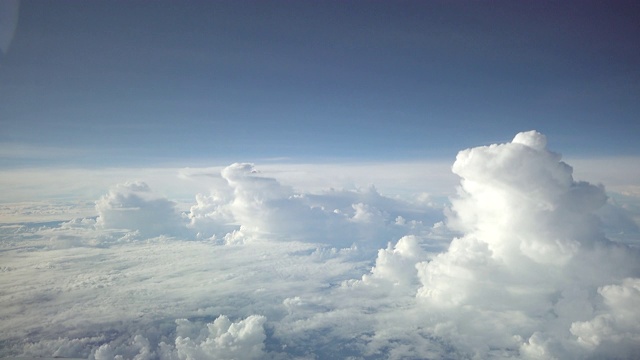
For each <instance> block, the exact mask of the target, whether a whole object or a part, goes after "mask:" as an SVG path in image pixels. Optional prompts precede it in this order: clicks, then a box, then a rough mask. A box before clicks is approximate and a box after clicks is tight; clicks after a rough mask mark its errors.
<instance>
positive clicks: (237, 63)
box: [0, 1, 640, 166]
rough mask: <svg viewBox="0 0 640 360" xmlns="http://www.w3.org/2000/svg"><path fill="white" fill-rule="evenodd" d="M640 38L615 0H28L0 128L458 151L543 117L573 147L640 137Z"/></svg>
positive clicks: (398, 153)
mask: <svg viewBox="0 0 640 360" xmlns="http://www.w3.org/2000/svg"><path fill="white" fill-rule="evenodd" d="M639 38H640V5H638V4H637V3H634V2H622V1H615V2H605V1H601V2H593V1H566V2H565V1H563V2H548V1H535V2H534V1H524V2H511V1H494V2H469V1H456V2H450V1H400V2H381V1H351V2H342V1H322V2H316V1H296V2H294V1H211V2H210V1H189V2H169V1H154V2H142V1H139V2H130V1H109V2H106V1H103V2H96V1H88V2H80V1H55V2H46V1H23V2H22V3H21V5H20V14H19V22H18V25H17V30H16V33H15V37H14V39H13V42H12V44H11V47H10V49H9V51H8V52H7V54H6V55H5V56H4V59H3V64H2V66H1V67H0V104H1V106H0V128H1V129H2V130H1V131H0V144H4V145H5V146H8V145H11V146H16V145H19V146H27V147H29V146H33V147H41V148H68V149H71V150H72V151H71V154H70V155H68V156H65V157H64V158H63V159H62V160H60V159H56V160H55V161H54V160H52V159H51V158H50V157H49V158H45V159H44V160H43V161H45V162H62V163H68V164H89V163H91V164H93V165H114V164H119V163H140V162H158V161H163V160H166V159H172V160H176V159H209V158H211V159H223V160H224V161H242V160H247V159H248V160H252V159H256V158H268V157H289V158H295V159H297V160H300V159H302V160H309V159H350V160H351V159H358V160H368V159H376V160H380V159H386V160H395V159H425V158H446V159H452V158H453V157H454V156H455V154H456V152H457V151H458V150H459V149H461V148H465V147H469V146H475V145H482V144H488V143H493V142H496V141H508V140H509V139H510V138H511V137H512V136H513V134H514V133H516V132H518V131H523V130H529V129H537V130H539V131H542V132H544V133H546V134H547V135H548V136H549V139H550V141H551V144H550V145H551V147H552V148H554V149H556V150H557V151H560V152H562V153H563V154H565V155H569V156H592V155H607V156H611V155H613V156H616V155H639V154H640V146H639V145H638V141H637V139H638V135H639V134H640V121H638V114H639V113H640V111H639V110H640V102H639V101H638V99H640V72H639V71H638V66H637V64H640V47H639V46H638V45H637V39H639ZM82 150H86V152H83V151H82ZM25 157H27V156H23V157H22V158H18V159H16V158H12V157H10V156H5V157H4V158H3V159H1V160H0V164H2V165H4V166H11V165H16V164H19V163H21V162H29V161H34V160H37V159H36V158H37V157H35V158H34V159H25ZM27 158H28V157H27Z"/></svg>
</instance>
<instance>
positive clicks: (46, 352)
mask: <svg viewBox="0 0 640 360" xmlns="http://www.w3.org/2000/svg"><path fill="white" fill-rule="evenodd" d="M278 166H280V165H273V164H269V165H268V166H254V165H252V164H247V163H236V164H232V165H230V166H228V167H225V168H206V169H183V170H182V171H181V172H180V174H181V175H177V174H178V171H177V170H176V169H173V170H167V169H165V170H162V171H159V172H152V174H164V175H163V176H167V177H174V180H173V181H175V182H173V183H172V182H171V181H168V180H161V181H158V180H156V181H155V182H153V184H151V181H150V182H149V185H147V182H144V183H143V182H122V180H121V179H120V175H118V176H117V177H114V179H115V178H117V179H118V181H117V183H120V185H116V186H114V187H112V188H111V189H110V190H109V191H108V193H107V194H106V195H103V196H102V197H100V198H99V200H98V201H97V202H96V207H95V212H96V213H97V215H98V217H97V218H95V219H94V218H93V217H91V218H84V219H82V218H78V219H74V220H70V221H64V222H49V223H35V222H33V223H29V224H5V225H3V226H0V240H1V241H0V246H1V248H0V250H2V252H0V263H1V264H2V266H1V267H0V271H1V272H0V288H2V289H3V291H2V292H1V293H0V303H2V304H3V306H2V307H1V308H0V317H1V318H2V319H3V321H2V322H1V323H0V342H2V344H3V348H2V349H0V356H18V355H22V356H31V357H42V356H67V357H81V358H96V359H115V358H118V359H120V358H122V359H172V360H173V359H202V358H265V359H296V358H298V359H303V358H309V359H311V358H350V357H351V358H354V359H356V358H371V359H402V358H433V359H441V358H443V359H444V358H479V359H507V358H533V359H535V358H538V359H552V358H557V359H582V358H592V359H600V358H612V357H618V358H629V359H630V358H633V356H634V354H637V353H638V351H640V349H639V347H640V328H638V325H637V324H638V323H640V318H639V316H640V315H639V314H640V312H638V310H637V309H638V308H639V307H640V304H639V303H638V302H639V301H640V286H639V285H638V284H639V281H640V280H638V279H639V277H640V261H639V260H640V256H639V254H638V251H637V250H634V247H633V246H626V245H624V244H622V243H615V242H612V241H610V240H608V239H607V237H605V235H604V233H603V229H605V230H606V231H607V232H608V233H609V232H611V233H614V232H615V231H616V229H618V230H620V231H625V236H624V237H623V236H620V237H618V239H623V240H624V242H625V243H629V244H633V243H634V242H635V243H636V244H637V243H638V238H637V237H634V232H635V233H637V227H634V224H635V223H634V220H633V219H634V216H637V214H638V213H639V212H638V211H637V209H636V208H635V207H634V206H635V205H634V204H636V203H635V202H634V201H635V198H634V197H633V196H632V195H626V197H614V198H612V199H610V200H609V201H608V203H607V198H606V196H605V192H604V189H603V187H601V186H595V185H591V184H589V183H586V182H581V181H576V180H574V176H573V169H572V168H571V166H569V165H568V164H566V163H564V162H562V161H561V157H560V155H558V154H555V153H553V152H550V151H548V150H547V149H546V139H545V138H544V136H543V135H541V134H539V133H536V132H526V133H520V134H518V135H516V137H515V138H514V141H513V142H510V143H506V144H497V145H491V146H485V147H478V148H473V149H468V150H464V151H461V152H460V154H459V155H458V157H457V159H456V162H455V164H454V165H453V171H454V173H455V174H457V175H458V176H460V178H461V183H460V187H459V189H458V193H457V195H456V196H454V197H452V199H451V206H450V208H449V209H446V210H445V209H443V204H442V202H440V201H439V200H438V196H437V194H442V193H441V192H438V191H435V192H434V191H432V189H431V188H430V187H429V184H428V183H425V184H423V185H420V183H419V181H418V180H416V179H419V178H420V176H422V175H424V174H423V172H422V171H421V170H417V169H415V168H414V167H412V166H404V165H403V166H395V167H393V166H391V167H389V168H392V169H395V170H396V171H397V172H389V173H387V172H386V170H384V169H385V168H384V167H383V168H381V169H380V168H378V169H376V168H375V166H357V165H340V166H336V167H335V168H331V167H322V166H320V167H318V170H317V171H318V173H316V174H314V175H311V174H310V172H311V171H312V170H313V168H312V166H311V165H309V166H308V167H301V168H299V169H298V170H296V168H295V166H293V165H282V168H279V167H278ZM331 169H333V170H331ZM336 169H339V170H336ZM340 171H344V173H345V174H349V175H345V177H344V178H342V179H339V180H335V179H334V180H333V181H329V182H330V184H328V185H327V186H326V187H322V186H321V184H322V182H323V179H324V178H325V176H326V177H329V178H331V177H334V176H335V177H338V175H337V174H338V173H339V172H340ZM402 171H406V172H407V174H408V175H407V176H408V177H409V178H411V179H413V180H411V184H412V185H411V186H406V184H402V183H401V182H399V183H397V184H395V185H394V184H393V181H392V180H393V179H399V178H402V175H403V174H402ZM140 174H141V173H138V174H137V175H140ZM150 174H151V173H150ZM376 174H377V175H380V174H383V175H384V176H382V179H383V180H382V183H384V185H383V186H379V185H378V183H377V182H376V179H377V177H376ZM121 175H122V174H121ZM347 178H349V179H347ZM425 178H426V179H428V178H429V177H428V176H427V177H425ZM305 179H310V180H309V183H308V186H307V187H305ZM354 179H355V180H357V181H355V180H354ZM365 180H366V181H365ZM370 182H376V186H375V187H374V186H372V185H371V184H370ZM177 184H182V185H184V186H185V189H181V190H179V191H169V194H176V193H180V194H183V195H184V194H185V193H187V192H189V191H191V199H192V200H191V203H190V204H189V206H186V207H184V206H183V207H179V206H178V205H177V204H176V203H175V202H174V201H173V200H169V199H170V198H172V197H171V196H169V197H165V196H162V195H159V194H157V193H155V192H154V191H152V190H151V189H152V188H153V189H154V190H156V191H157V189H160V191H161V192H162V193H163V194H166V193H167V191H166V190H167V189H176V188H177V187H178V185H177ZM156 185H158V187H156ZM394 186H397V187H404V188H405V189H406V188H411V190H410V191H408V190H403V191H400V192H392V191H390V190H391V189H393V188H394ZM65 191H66V190H65ZM103 192H104V190H103ZM196 193H197V194H198V195H195V199H194V194H196ZM427 193H429V194H434V193H435V194H436V196H432V195H425V194H427ZM182 198H183V196H182V195H181V199H182ZM605 203H606V205H605ZM621 204H622V205H621ZM603 205H604V207H603ZM623 205H624V206H623ZM60 206H62V205H60ZM5 208H6V209H5V210H2V211H5V212H8V211H14V210H15V211H19V212H25V211H29V210H28V209H30V208H31V209H37V207H36V206H35V205H34V204H31V205H28V204H25V205H24V206H23V207H22V208H20V207H19V206H17V207H14V206H13V205H11V206H10V205H7V206H5ZM47 209H48V208H47V205H46V204H45V205H42V207H41V208H40V210H39V211H40V212H44V211H48V210H47ZM55 209H56V208H51V209H50V211H56V210H55ZM603 209H605V210H606V211H604V210H603ZM181 210H182V211H184V212H182V213H181ZM57 211H59V212H65V211H69V212H72V210H64V209H62V208H61V210H57ZM36 215H38V216H40V215H42V214H40V213H38V214H36ZM445 217H446V218H445ZM132 240H134V241H132ZM185 240H189V241H185Z"/></svg>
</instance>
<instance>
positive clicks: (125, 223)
mask: <svg viewBox="0 0 640 360" xmlns="http://www.w3.org/2000/svg"><path fill="white" fill-rule="evenodd" d="M96 211H97V212H98V218H97V219H96V226H98V227H101V228H105V229H128V230H134V231H136V230H137V231H139V232H140V233H141V235H142V236H145V237H150V236H156V235H174V234H180V233H181V232H183V229H184V224H183V220H182V218H181V216H180V214H179V212H178V211H177V209H176V204H175V203H174V202H172V201H169V200H168V199H166V198H164V197H160V196H158V195H156V194H154V193H152V192H151V189H150V188H149V186H148V185H147V184H146V183H143V182H128V183H124V184H120V185H117V186H116V187H114V188H112V189H111V190H109V193H108V194H107V195H104V196H102V197H101V198H100V199H99V200H98V201H96Z"/></svg>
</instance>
